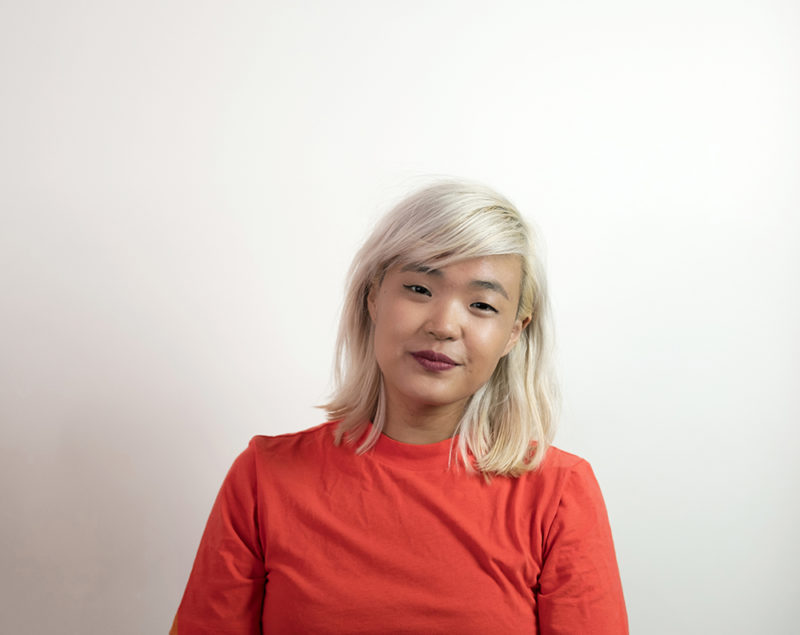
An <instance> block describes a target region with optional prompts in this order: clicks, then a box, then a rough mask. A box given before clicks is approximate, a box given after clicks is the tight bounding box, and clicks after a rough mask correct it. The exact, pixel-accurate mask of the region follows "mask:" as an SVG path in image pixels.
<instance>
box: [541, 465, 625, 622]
mask: <svg viewBox="0 0 800 635" xmlns="http://www.w3.org/2000/svg"><path fill="white" fill-rule="evenodd" d="M537 590H538V597H537V611H538V619H539V632H540V633H541V635H555V634H562V633H563V634H570V635H574V634H575V633H581V634H582V635H583V634H587V635H588V634H596V635H624V634H626V633H628V617H627V613H626V610H625V600H624V598H623V595H622V584H621V582H620V577H619V568H618V566H617V557H616V553H615V552H614V543H613V541H612V538H611V528H610V526H609V523H608V514H607V512H606V507H605V503H604V502H603V497H602V494H601V493H600V487H599V485H598V484H597V479H596V478H595V476H594V473H593V472H592V468H591V466H590V465H589V464H588V463H587V462H586V461H583V460H581V461H580V462H579V463H577V464H576V465H574V466H573V467H572V468H570V471H569V473H568V474H567V475H566V477H565V480H564V484H563V487H562V491H561V497H560V500H559V504H558V509H557V511H556V514H555V517H554V519H553V522H552V524H551V526H550V528H549V531H548V532H547V534H546V537H545V544H544V557H543V565H542V571H541V574H540V577H539V584H538V589H537Z"/></svg>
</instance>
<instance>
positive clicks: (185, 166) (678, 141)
mask: <svg viewBox="0 0 800 635" xmlns="http://www.w3.org/2000/svg"><path fill="white" fill-rule="evenodd" d="M300 4H302V7H301V6H296V5H300ZM0 72H1V75H0V113H1V114H0V202H1V207H0V215H1V220H2V223H1V224H0V303H1V304H0V422H1V423H2V435H1V437H0V438H2V454H1V455H0V493H1V495H2V501H1V502H2V504H1V505H0V510H1V511H0V513H2V517H0V556H1V557H2V561H1V562H0V576H2V579H1V580H0V631H2V632H3V633H115V634H119V635H127V634H141V633H163V632H166V631H167V629H168V628H169V625H170V623H171V620H172V616H173V614H174V611H175V609H176V607H177V605H178V602H179V600H180V597H181V594H182V591H183V587H184V585H185V583H186V579H187V577H188V574H189V569H190V566H191V563H192V560H193V557H194V552H195V549H196V548H197V543H198V541H199V538H200V534H201V531H202V529H203V526H204V523H205V520H206V516H207V514H208V512H209V510H210V507H211V503H212V501H213V498H214V496H215V494H216V491H217V488H218V487H219V484H220V482H221V480H222V478H223V476H224V474H225V472H226V470H227V468H228V466H229V465H230V463H231V462H232V460H233V458H234V457H235V456H236V455H237V454H238V453H239V452H240V451H241V450H242V449H244V447H245V446H246V444H247V442H248V440H249V439H250V437H251V436H252V435H254V434H257V433H266V434H274V433H281V432H288V431H294V430H299V429H302V428H304V427H308V426H310V425H313V424H316V423H319V422H321V421H322V417H323V413H322V412H321V411H318V410H315V409H314V408H313V405H314V404H318V403H320V402H322V401H323V400H324V399H325V397H326V395H327V392H328V389H329V383H328V376H329V370H330V366H331V354H332V350H333V340H334V335H335V328H336V322H337V319H338V317H337V316H338V310H339V307H340V302H341V298H342V291H343V288H344V282H345V274H346V268H347V265H348V264H349V261H350V258H351V257H352V254H353V253H354V250H355V249H356V247H357V246H358V245H359V243H360V242H361V240H362V239H363V238H364V237H365V236H366V234H367V233H368V231H369V229H370V227H371V224H372V223H373V222H374V221H375V219H376V218H377V217H378V216H379V214H380V213H382V212H383V211H385V210H386V209H387V207H388V206H389V205H390V204H391V203H392V202H393V201H394V200H396V199H397V198H398V197H399V196H401V195H402V194H403V193H404V192H406V191H407V190H408V189H409V188H410V187H413V186H414V184H415V179H416V178H417V177H418V176H419V175H426V174H445V175H454V176H462V177H468V178H472V179H477V180H480V181H484V182H486V183H487V184H489V185H491V186H493V187H495V188H497V189H498V190H500V191H501V192H503V193H505V194H506V195H507V196H509V197H510V198H511V199H512V200H513V201H514V202H515V203H516V204H517V205H518V206H519V207H520V208H521V209H522V210H523V212H524V213H525V214H526V215H528V216H529V217H530V218H531V219H533V220H534V221H536V222H537V224H538V225H539V226H540V227H541V229H542V231H543V233H544V235H545V238H546V241H547V261H548V267H549V273H550V281H551V287H552V297H553V302H554V311H555V318H556V326H557V333H558V344H559V367H560V374H561V378H562V383H563V388H564V399H565V404H564V416H563V419H562V424H561V429H560V432H559V435H558V438H557V444H558V445H559V446H561V447H562V448H564V449H566V450H569V451H572V452H574V453H577V454H580V455H582V456H585V457H586V458H588V459H589V460H590V461H591V463H592V464H593V466H594V468H595V471H596V473H597V475H598V478H599V480H600V483H601V486H602V487H603V490H604V493H605V496H606V501H607V505H608V508H609V513H610V517H611V523H612V528H613V532H614V536H615V539H616V545H617V552H618V558H619V564H620V568H621V573H622V580H623V586H624V590H625V595H626V599H627V602H628V610H629V613H630V622H631V629H632V632H633V633H643V634H647V635H650V634H653V635H658V634H674V633H703V634H706V633H726V634H731V633H756V632H758V633H770V634H774V633H793V632H797V631H796V628H797V626H796V617H795V608H793V606H794V603H795V602H796V600H797V598H798V597H799V596H800V583H799V582H798V580H800V576H798V575H797V571H798V567H800V547H798V545H799V544H800V541H798V540H797V528H798V524H800V496H798V492H797V486H798V484H799V482H800V468H798V461H797V459H796V456H795V455H796V450H797V445H798V441H800V438H799V436H798V424H799V423H800V397H799V396H798V392H800V391H798V387H799V386H800V382H799V381H798V380H800V329H799V328H798V324H800V299H799V296H800V293H799V291H800V289H799V287H800V258H799V257H798V254H797V245H798V239H799V238H800V220H799V218H798V217H799V215H800V214H799V210H800V186H799V185H798V176H800V123H799V122H800V118H798V115H797V113H798V112H800V9H799V8H798V5H797V3H795V2H788V1H787V2H779V1H766V0H757V1H756V0H753V1H751V2H735V3H734V2H722V1H721V0H719V1H714V0H692V1H686V0H679V1H672V2H660V3H656V2H635V1H632V0H631V1H628V2H626V1H623V0H605V1H603V2H575V1H572V0H565V1H562V2H549V3H544V2H494V3H487V2H464V1H461V2H455V1H454V2H441V1H439V2H409V1H408V0H406V1H404V2H343V1H339V2H304V3H292V2H244V1H240V2H196V1H193V2H189V1H186V2H165V1H163V0H159V1H153V0H149V1H142V2H120V1H108V0H106V1H99V0H96V1H93V2H92V1H85V2H69V3H67V2H55V1H52V0H51V1H49V2H47V1H36V0H33V1H26V2H16V3H12V2H10V0H9V1H4V2H2V4H0Z"/></svg>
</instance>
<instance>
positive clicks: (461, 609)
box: [171, 423, 628, 635]
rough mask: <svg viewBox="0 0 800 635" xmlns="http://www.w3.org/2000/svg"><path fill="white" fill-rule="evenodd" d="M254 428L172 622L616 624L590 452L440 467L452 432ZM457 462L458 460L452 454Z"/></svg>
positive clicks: (180, 628) (381, 627) (426, 626)
mask: <svg viewBox="0 0 800 635" xmlns="http://www.w3.org/2000/svg"><path fill="white" fill-rule="evenodd" d="M334 425H335V424H333V423H328V424H325V425H322V426H318V427H316V428H312V429H311V430H307V431H305V432H299V433H296V434H287V435H282V436H277V437H264V436H258V437H254V438H253V440H252V441H251V442H250V445H249V446H248V448H247V449H246V450H245V451H244V452H243V453H242V454H241V455H240V456H239V457H238V458H237V459H236V461H235V462H234V464H233V467H231V469H230V472H229V473H228V476H227V477H226V479H225V482H224V483H223V485H222V489H221V490H220V492H219V495H218V496H217V500H216V502H215V503H214V507H213V509H212V511H211V516H210V518H209V520H208V524H207V526H206V530H205V533H204V534H203V538H202V540H201V543H200V548H199V550H198V553H197V558H196V559H195V563H194V567H193V569H192V573H191V576H190V577H189V582H188V584H187V586H186V591H185V593H184V596H183V600H182V602H181V604H180V607H179V609H178V613H177V615H176V617H175V622H174V624H173V629H172V631H171V632H172V633H173V634H174V633H177V634H178V635H194V634H199V633H215V634H219V633H231V634H233V633H236V634H245V633H262V632H263V633H315V634H321V633H353V634H354V633H459V634H469V633H541V634H542V635H550V634H553V633H569V634H570V635H575V634H580V635H584V634H586V633H603V634H612V633H613V634H621V633H627V630H628V629H627V616H626V612H625V603H624V600H623V596H622V587H621V585H620V579H619V572H618V569H617V562H616V556H615V554H614V546H613V543H612V540H611V531H610V529H609V525H608V517H607V515H606V510H605V505H604V504H603V499H602V496H601V494H600V489H599V487H598V485H597V481H596V479H595V477H594V474H593V473H592V469H591V467H590V466H589V464H588V463H587V462H586V461H584V460H583V459H580V458H578V457H576V456H573V455H571V454H567V453H566V452H562V451H561V450H558V449H556V448H553V447H551V448H550V449H549V450H548V452H547V455H546V458H545V460H544V462H543V463H542V465H541V466H540V468H539V469H538V470H536V471H534V472H529V473H526V474H524V475H523V476H520V477H518V478H509V477H494V478H492V479H491V481H490V482H488V483H487V482H486V480H485V479H484V478H483V476H481V475H480V474H470V473H467V472H466V471H465V470H464V469H463V468H461V467H455V465H454V466H453V467H450V468H448V461H449V456H450V448H451V441H450V440H446V441H442V442H440V443H434V444H430V445H409V444H404V443H399V442H397V441H394V440H392V439H389V438H388V437H386V436H381V437H380V439H379V441H378V443H377V445H376V446H375V447H374V448H373V449H372V450H370V451H369V452H367V453H365V454H362V455H358V454H356V453H355V452H354V449H353V447H352V446H349V445H345V444H342V445H341V446H338V447H337V446H335V445H334V444H333V426H334ZM453 463H454V464H455V459H454V460H453Z"/></svg>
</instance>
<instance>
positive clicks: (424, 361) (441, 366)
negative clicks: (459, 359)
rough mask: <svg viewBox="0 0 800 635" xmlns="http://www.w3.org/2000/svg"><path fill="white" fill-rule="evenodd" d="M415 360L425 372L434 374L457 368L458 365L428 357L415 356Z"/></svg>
mask: <svg viewBox="0 0 800 635" xmlns="http://www.w3.org/2000/svg"><path fill="white" fill-rule="evenodd" d="M413 357H414V359H416V360H417V362H419V365H420V366H422V367H423V368H424V369H425V370H431V371H434V372H437V373H438V372H441V371H443V370H450V369H451V368H455V367H456V366H458V364H451V363H450V362H441V361H438V360H433V359H428V358H427V357H420V356H419V355H413Z"/></svg>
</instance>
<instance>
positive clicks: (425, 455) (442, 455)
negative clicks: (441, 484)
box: [365, 423, 458, 471]
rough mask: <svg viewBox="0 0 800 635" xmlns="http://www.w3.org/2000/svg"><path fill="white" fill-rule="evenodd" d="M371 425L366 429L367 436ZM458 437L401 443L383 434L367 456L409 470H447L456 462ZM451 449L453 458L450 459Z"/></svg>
mask: <svg viewBox="0 0 800 635" xmlns="http://www.w3.org/2000/svg"><path fill="white" fill-rule="evenodd" d="M371 428H372V423H370V424H369V425H368V427H367V430H366V433H365V434H369V432H370V430H371ZM457 444H458V435H457V434H456V435H454V436H452V437H450V438H449V439H444V440H442V441H436V442H435V443H403V442H402V441H396V440H395V439H392V438H391V437H388V436H386V435H385V434H384V433H383V432H381V435H380V436H379V437H378V440H377V442H376V443H375V445H374V446H373V447H372V449H370V450H369V451H368V454H372V456H373V457H374V458H375V459H376V460H378V461H380V462H381V463H389V464H391V465H395V466H398V467H402V468H406V469H409V470H442V471H444V470H447V469H448V466H450V467H453V466H454V465H455V463H456V462H457V450H456V446H457ZM451 449H452V454H453V457H452V459H451Z"/></svg>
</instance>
